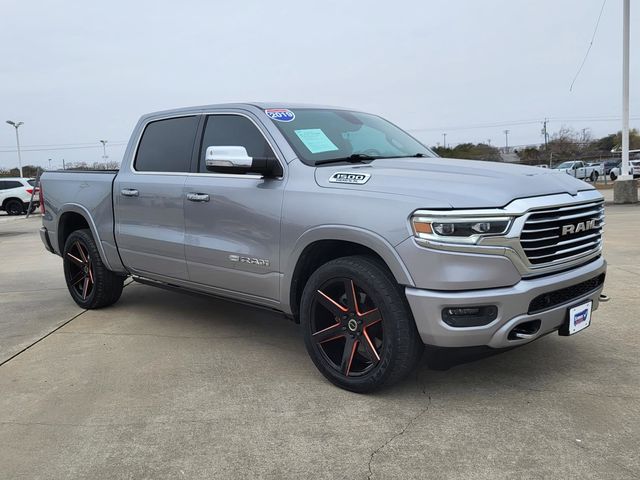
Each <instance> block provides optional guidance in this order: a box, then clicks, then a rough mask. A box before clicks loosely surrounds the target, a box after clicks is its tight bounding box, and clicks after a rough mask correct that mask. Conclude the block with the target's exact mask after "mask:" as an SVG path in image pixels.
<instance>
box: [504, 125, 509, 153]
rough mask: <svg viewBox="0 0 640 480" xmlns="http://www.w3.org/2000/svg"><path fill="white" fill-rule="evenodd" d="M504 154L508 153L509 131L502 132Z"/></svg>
mask: <svg viewBox="0 0 640 480" xmlns="http://www.w3.org/2000/svg"><path fill="white" fill-rule="evenodd" d="M504 153H509V130H505V131H504Z"/></svg>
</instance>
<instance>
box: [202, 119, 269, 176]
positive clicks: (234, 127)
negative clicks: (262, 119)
mask: <svg viewBox="0 0 640 480" xmlns="http://www.w3.org/2000/svg"><path fill="white" fill-rule="evenodd" d="M221 146H235V147H244V148H245V149H246V150H247V155H249V156H250V157H253V158H267V157H269V158H273V157H275V155H274V153H273V150H271V147H270V146H269V143H268V142H267V140H266V139H265V138H264V135H263V134H262V133H261V132H260V130H258V128H257V127H256V126H255V125H254V124H253V122H252V121H251V120H249V119H248V118H246V117H243V116H240V115H209V116H208V117H207V123H206V125H205V128H204V134H203V136H202V144H201V147H200V161H199V162H198V164H199V167H198V168H199V171H200V172H208V171H209V170H207V168H206V165H205V155H206V152H207V147H221Z"/></svg>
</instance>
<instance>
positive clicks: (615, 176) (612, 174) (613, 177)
mask: <svg viewBox="0 0 640 480" xmlns="http://www.w3.org/2000/svg"><path fill="white" fill-rule="evenodd" d="M609 178H610V179H611V181H612V182H615V181H616V178H618V176H617V175H616V174H615V172H611V173H610V174H609Z"/></svg>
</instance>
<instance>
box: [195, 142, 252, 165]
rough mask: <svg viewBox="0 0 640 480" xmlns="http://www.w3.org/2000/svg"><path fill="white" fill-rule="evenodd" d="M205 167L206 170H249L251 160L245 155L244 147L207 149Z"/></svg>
mask: <svg viewBox="0 0 640 480" xmlns="http://www.w3.org/2000/svg"><path fill="white" fill-rule="evenodd" d="M205 165H206V166H207V168H216V167H231V168H251V166H252V165H253V158H252V157H250V156H249V155H248V154H247V149H246V148H244V147H235V146H228V147H217V146H216V147H207V152H206V156H205Z"/></svg>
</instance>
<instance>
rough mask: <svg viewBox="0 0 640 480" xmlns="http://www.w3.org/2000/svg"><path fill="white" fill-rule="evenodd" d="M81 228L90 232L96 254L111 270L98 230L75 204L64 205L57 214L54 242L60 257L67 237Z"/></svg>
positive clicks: (85, 210)
mask: <svg viewBox="0 0 640 480" xmlns="http://www.w3.org/2000/svg"><path fill="white" fill-rule="evenodd" d="M83 228H88V229H89V230H90V231H91V236H92V237H93V239H94V240H95V242H96V246H97V248H98V253H99V254H100V258H101V259H102V262H103V263H104V265H105V266H106V267H107V268H108V269H109V270H111V266H110V264H109V260H108V259H107V256H106V254H105V252H104V248H103V245H102V241H101V240H100V235H99V234H98V229H97V228H96V225H95V223H94V222H93V219H92V218H91V214H90V213H89V211H88V210H87V209H86V208H85V207H83V206H82V205H78V204H75V203H69V204H66V205H64V206H63V207H62V209H61V211H60V213H59V219H58V224H57V232H56V234H57V238H56V240H57V242H58V249H59V250H60V255H62V254H63V250H64V244H65V242H66V241H67V238H69V235H71V234H72V233H73V232H75V231H76V230H80V229H83Z"/></svg>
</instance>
